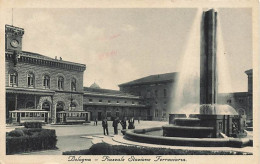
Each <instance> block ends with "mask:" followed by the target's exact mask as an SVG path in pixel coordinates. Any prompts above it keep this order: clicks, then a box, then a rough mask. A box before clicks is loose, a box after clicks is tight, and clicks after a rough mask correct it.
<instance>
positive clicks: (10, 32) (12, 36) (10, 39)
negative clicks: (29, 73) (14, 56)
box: [5, 25, 24, 51]
mask: <svg viewBox="0 0 260 164" xmlns="http://www.w3.org/2000/svg"><path fill="white" fill-rule="evenodd" d="M23 34H24V29H22V28H19V27H15V26H11V25H5V49H6V50H14V51H22V37H23Z"/></svg>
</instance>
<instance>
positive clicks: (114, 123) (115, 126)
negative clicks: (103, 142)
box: [113, 118, 118, 134]
mask: <svg viewBox="0 0 260 164" xmlns="http://www.w3.org/2000/svg"><path fill="white" fill-rule="evenodd" d="M113 127H114V134H118V129H117V127H118V118H115V119H114V121H113Z"/></svg>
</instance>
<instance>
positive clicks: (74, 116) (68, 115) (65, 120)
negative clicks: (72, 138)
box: [56, 111, 90, 124]
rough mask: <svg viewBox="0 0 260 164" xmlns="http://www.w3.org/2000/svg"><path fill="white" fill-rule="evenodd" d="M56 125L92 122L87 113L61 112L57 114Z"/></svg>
mask: <svg viewBox="0 0 260 164" xmlns="http://www.w3.org/2000/svg"><path fill="white" fill-rule="evenodd" d="M56 119H57V120H56V123H58V124H59V123H60V124H72V123H87V122H90V114H89V112H86V111H60V112H57V113H56Z"/></svg>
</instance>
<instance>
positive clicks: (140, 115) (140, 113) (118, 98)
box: [83, 83, 148, 120]
mask: <svg viewBox="0 0 260 164" xmlns="http://www.w3.org/2000/svg"><path fill="white" fill-rule="evenodd" d="M83 102H84V104H83V105H84V110H85V111H88V112H90V118H91V120H95V119H97V120H102V119H103V118H104V117H107V119H108V120H113V119H114V118H116V117H118V118H119V119H122V118H127V119H129V118H131V117H134V118H135V119H142V120H147V119H148V117H147V116H148V115H147V106H146V105H145V104H144V102H143V99H142V98H140V97H139V96H135V95H132V94H128V93H124V92H121V91H117V90H109V89H101V88H100V87H99V86H97V84H95V83H94V84H92V85H91V86H90V87H84V100H83Z"/></svg>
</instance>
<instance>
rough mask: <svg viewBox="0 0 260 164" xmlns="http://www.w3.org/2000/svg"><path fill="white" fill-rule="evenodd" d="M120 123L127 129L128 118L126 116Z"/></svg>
mask: <svg viewBox="0 0 260 164" xmlns="http://www.w3.org/2000/svg"><path fill="white" fill-rule="evenodd" d="M120 124H121V125H122V129H123V130H124V129H126V119H125V118H124V119H123V120H121V121H120Z"/></svg>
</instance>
